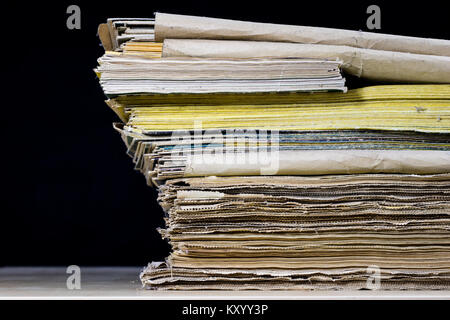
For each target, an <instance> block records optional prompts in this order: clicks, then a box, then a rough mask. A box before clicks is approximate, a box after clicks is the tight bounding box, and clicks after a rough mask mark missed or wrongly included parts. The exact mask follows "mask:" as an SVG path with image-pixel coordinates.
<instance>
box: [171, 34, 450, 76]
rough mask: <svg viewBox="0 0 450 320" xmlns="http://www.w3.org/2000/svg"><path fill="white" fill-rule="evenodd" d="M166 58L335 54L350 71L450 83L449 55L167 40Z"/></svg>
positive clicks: (296, 44) (281, 56) (305, 45)
mask: <svg viewBox="0 0 450 320" xmlns="http://www.w3.org/2000/svg"><path fill="white" fill-rule="evenodd" d="M163 56H164V57H202V58H224V57H228V58H264V57H277V58H286V57H310V58H317V59H320V58H330V57H336V58H338V59H339V60H342V61H343V64H342V69H343V70H344V71H345V72H347V73H348V74H351V75H355V76H358V77H361V78H366V79H371V80H379V81H391V82H394V81H397V82H422V83H450V57H448V56H436V55H424V54H412V53H405V52H395V51H383V50H373V49H361V48H354V47H349V46H337V45H324V44H299V43H284V42H262V41H222V40H197V39H166V40H164V47H163Z"/></svg>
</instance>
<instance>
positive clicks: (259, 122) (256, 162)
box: [96, 14, 450, 290]
mask: <svg viewBox="0 0 450 320" xmlns="http://www.w3.org/2000/svg"><path fill="white" fill-rule="evenodd" d="M99 33H100V37H101V38H102V43H103V45H104V47H105V49H107V52H106V53H105V55H104V56H103V57H101V58H100V59H99V67H98V68H97V69H96V72H97V75H98V77H99V79H100V84H101V86H102V88H103V90H104V92H105V94H106V95H107V97H108V100H107V104H108V105H109V106H110V107H111V108H112V110H114V112H116V114H117V115H118V116H119V117H120V119H121V120H122V121H123V123H116V124H114V127H115V129H116V130H117V131H118V132H119V133H120V134H121V137H122V139H123V141H124V143H125V145H126V147H127V153H128V154H129V155H130V156H131V157H132V159H133V162H134V163H135V169H137V170H139V171H141V172H142V173H143V175H144V176H145V178H146V180H147V183H148V184H149V185H151V186H156V187H157V188H158V192H159V196H158V201H159V203H160V205H161V207H162V208H163V210H164V211H165V222H166V225H165V227H164V228H162V229H160V233H161V235H162V236H163V237H164V238H166V239H167V240H168V241H169V243H170V244H171V246H172V252H171V254H170V256H169V257H168V258H167V260H166V261H163V262H153V263H151V264H149V266H148V267H147V268H146V269H144V271H143V272H142V273H141V280H142V283H143V284H144V286H145V287H146V288H150V289H162V290H166V289H168V290H171V289H175V290H176V289H179V290H192V289H194V290H196V289H200V290H201V289H219V290H223V289H224V290H241V289H258V290H260V289H263V290H264V289H267V290H291V289H292V290H294V289H301V290H303V289H327V290H330V289H331V290H336V289H364V288H365V289H402V290H405V289H407V290H418V289H448V288H449V287H450V240H449V239H450V238H449V234H450V233H449V232H450V217H449V214H450V202H449V200H450V86H449V85H444V84H436V83H447V82H450V78H449V74H450V69H449V66H450V63H449V61H450V60H449V59H450V57H449V56H450V50H449V48H450V47H449V42H448V41H445V40H435V39H419V38H411V37H399V36H392V35H383V34H371V33H363V32H354V31H346V30H334V29H324V28H310V27H296V26H280V25H267V24H254V23H247V22H239V21H238V22H236V21H229V20H221V19H208V18H197V17H185V16H176V15H165V14H157V16H156V22H155V31H153V21H152V20H151V19H142V20H140V19H123V18H121V19H109V20H108V23H107V24H106V25H104V26H101V27H100V28H99ZM153 36H155V38H156V39H155V40H156V41H161V40H162V39H164V38H166V37H172V38H190V37H192V38H194V39H166V40H165V42H164V48H163V55H164V58H159V57H158V54H160V48H161V44H159V43H154V42H153V41H154V38H153ZM204 39H212V40H204ZM214 39H220V40H214ZM236 40H239V41H236ZM242 40H245V41H242ZM288 42H291V43H288ZM110 50H111V51H110ZM172 56H174V57H172ZM180 56H182V57H180ZM155 58H157V59H155ZM340 67H342V68H343V69H344V71H346V72H348V73H350V74H353V75H357V76H361V77H365V78H370V79H375V80H390V81H401V82H431V83H434V84H428V85H412V84H409V85H384V86H380V85H377V86H372V87H366V88H359V89H353V90H349V91H348V92H347V90H346V87H345V86H344V79H343V77H342V76H341V74H340Z"/></svg>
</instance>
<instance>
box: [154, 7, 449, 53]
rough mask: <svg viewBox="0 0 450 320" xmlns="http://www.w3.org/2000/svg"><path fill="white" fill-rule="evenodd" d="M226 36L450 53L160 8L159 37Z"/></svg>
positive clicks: (395, 39)
mask: <svg viewBox="0 0 450 320" xmlns="http://www.w3.org/2000/svg"><path fill="white" fill-rule="evenodd" d="M165 39H224V40H255V41H275V42H294V43H309V44H329V45H345V46H350V47H356V48H366V49H375V50H387V51H397V52H410V53H418V54H429V55H438V56H447V57H450V41H448V40H441V39H430V38H417V37H407V36H398V35H391V34H382V33H371V32H362V31H353V30H342V29H332V28H319V27H304V26H293V25H282V24H271V23H256V22H246V21H238V20H228V19H217V18H207V17H195V16H185V15H177V14H166V13H160V12H157V13H156V14H155V40H156V41H163V40H165Z"/></svg>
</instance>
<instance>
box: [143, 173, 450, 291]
mask: <svg viewBox="0 0 450 320" xmlns="http://www.w3.org/2000/svg"><path fill="white" fill-rule="evenodd" d="M449 178H450V176H449V175H448V174H443V175H432V176H427V175H423V176H416V175H387V174H385V175H338V176H329V175H323V176H313V177H223V178H220V177H208V178H190V179H174V180H170V181H168V182H167V183H166V185H164V186H162V187H161V188H160V196H159V201H160V203H161V206H162V207H163V208H164V209H165V210H166V212H167V214H168V217H167V218H166V219H167V225H168V228H167V229H164V230H161V233H162V235H163V236H164V237H165V238H167V239H169V240H170V243H171V245H172V248H173V253H172V254H171V255H170V257H169V259H168V261H167V263H160V264H156V265H155V264H150V265H149V266H148V268H147V269H145V270H144V271H143V273H142V274H141V278H142V280H143V282H144V283H145V284H147V285H148V286H150V287H155V288H164V289H167V288H170V289H223V288H227V289H314V288H328V289H341V288H353V289H355V288H357V289H360V288H364V287H366V285H367V283H366V282H367V279H368V277H369V276H370V275H371V274H370V270H371V269H370V268H375V269H377V270H378V271H379V272H380V279H379V280H380V288H385V289H389V288H396V289H398V288H402V289H420V288H428V289H430V288H431V289H438V288H446V287H448V285H450V270H449V269H448V264H449V252H448V246H449V245H450V239H449V237H448V232H449V229H448V228H449V223H450V216H449V213H450V203H449V202H448V200H449V196H450V194H449V192H448V191H449V187H450V179H449ZM368 269H369V270H368Z"/></svg>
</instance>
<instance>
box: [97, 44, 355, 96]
mask: <svg viewBox="0 0 450 320" xmlns="http://www.w3.org/2000/svg"><path fill="white" fill-rule="evenodd" d="M98 62H99V67H98V68H97V69H96V72H97V73H98V74H99V76H100V84H101V86H102V88H103V91H104V92H105V94H106V95H108V96H115V95H125V94H145V93H150V94H151V93H163V94H166V93H217V92H219V93H220V92H237V93H247V92H296V91H308V92H309V91H328V90H336V91H346V87H345V85H344V83H345V80H344V79H343V78H342V76H341V73H340V70H339V66H340V64H341V62H340V61H331V60H325V59H321V60H318V59H251V60H249V59H246V60H233V59H186V58H174V59H145V58H141V57H134V56H129V55H117V54H115V53H106V54H105V55H104V56H103V57H101V58H100V59H99V60H98ZM180 70H182V71H183V72H180Z"/></svg>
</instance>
